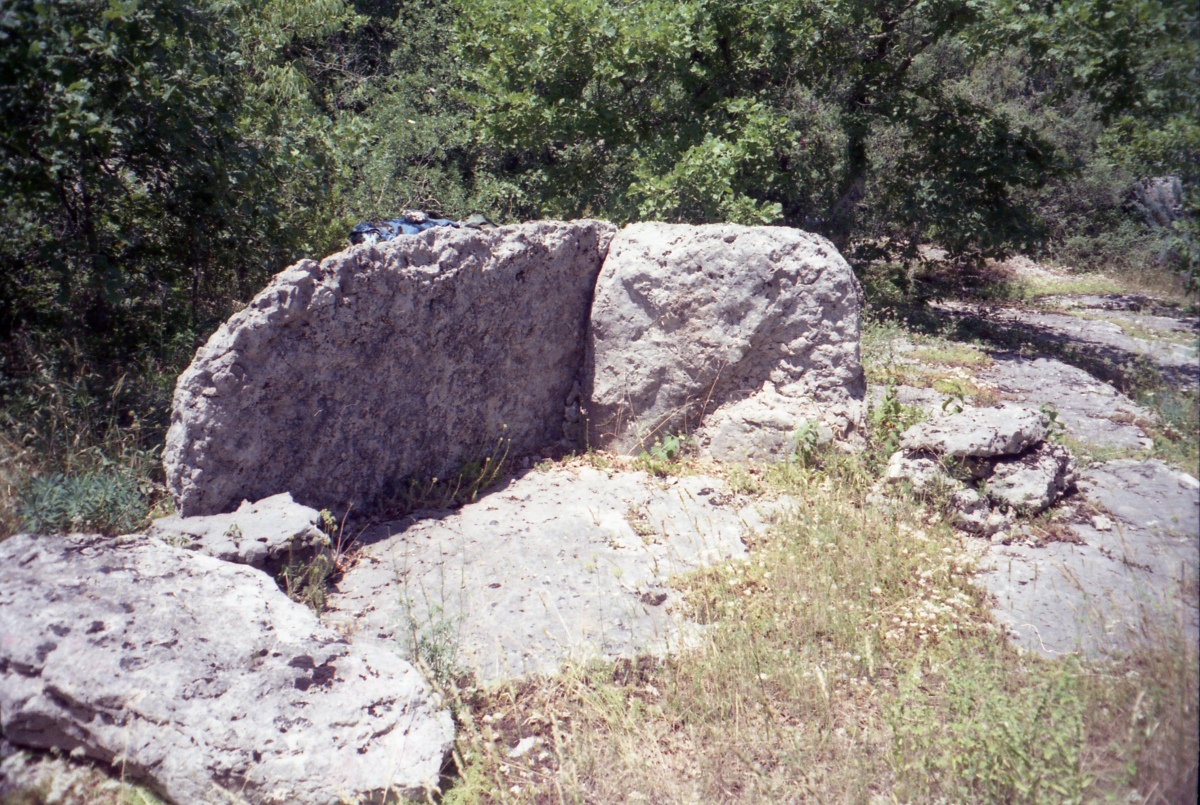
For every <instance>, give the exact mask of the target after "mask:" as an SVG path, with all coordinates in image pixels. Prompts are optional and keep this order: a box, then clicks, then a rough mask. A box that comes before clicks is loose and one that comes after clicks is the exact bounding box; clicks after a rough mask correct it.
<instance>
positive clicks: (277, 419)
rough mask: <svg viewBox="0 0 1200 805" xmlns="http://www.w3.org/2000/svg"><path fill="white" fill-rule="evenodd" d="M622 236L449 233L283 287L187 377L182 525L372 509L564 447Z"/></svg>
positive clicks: (547, 228) (556, 226) (308, 265)
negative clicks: (493, 462)
mask: <svg viewBox="0 0 1200 805" xmlns="http://www.w3.org/2000/svg"><path fill="white" fill-rule="evenodd" d="M613 232H614V228H613V227H612V226H611V225H610V224H606V223H601V222H597V221H578V222H573V223H561V222H557V223H556V222H536V223H530V224H523V225H519V226H509V227H501V228H499V229H496V230H490V231H480V230H474V229H449V228H439V229H432V230H429V231H426V232H423V233H421V234H419V235H413V236H409V237H403V238H397V239H396V240H394V241H391V242H389V243H386V244H382V245H378V246H375V245H362V246H356V247H352V248H350V249H348V250H347V251H344V252H341V253H339V254H335V255H333V256H332V257H329V258H326V259H325V260H323V261H322V262H321V263H319V264H318V263H316V262H314V261H312V260H302V261H300V262H299V263H297V264H296V265H294V266H292V267H291V268H289V269H287V270H286V271H284V272H282V273H280V274H279V275H277V276H276V277H275V278H274V279H273V280H272V281H271V283H270V285H268V286H267V288H266V289H264V290H263V291H262V292H261V293H259V294H258V295H257V296H256V297H255V298H254V300H253V301H252V302H251V303H250V304H249V306H248V307H247V308H246V309H245V310H242V311H241V312H239V313H237V314H235V315H234V316H233V317H232V318H230V319H229V321H227V322H226V323H225V324H223V325H222V326H221V327H220V328H219V329H218V330H217V332H216V333H214V334H213V336H212V338H210V339H209V341H208V343H207V344H206V345H205V346H204V347H202V348H201V349H200V350H199V352H197V354H196V358H195V360H194V361H193V362H192V365H191V366H190V367H188V369H187V371H185V372H184V373H183V374H182V375H181V376H180V378H179V383H178V386H177V387H176V391H175V403H174V408H173V411H172V419H171V428H170V431H169V433H168V435H167V444H166V449H165V451H164V464H165V467H166V472H167V482H168V485H169V487H170V489H171V492H172V494H173V495H174V496H175V499H176V502H177V504H178V506H179V509H180V511H181V513H182V514H183V515H184V516H192V515H199V514H217V513H220V512H224V511H227V510H229V509H230V508H232V507H233V506H235V505H237V504H238V503H239V502H240V501H241V500H243V499H247V500H259V499H261V498H264V497H267V496H270V495H274V494H278V493H280V492H291V493H292V495H293V496H294V497H295V499H296V500H297V501H299V502H300V503H303V504H305V505H310V506H314V507H317V508H322V507H327V506H348V505H353V506H355V507H356V510H358V511H363V510H364V509H366V508H369V507H370V506H371V505H373V504H375V503H376V502H377V501H379V500H380V499H381V498H386V497H387V496H388V495H389V494H390V493H391V492H392V491H393V490H394V488H395V487H396V485H397V484H398V483H400V482H402V481H403V480H404V479H406V478H408V477H410V476H413V475H438V476H445V475H446V474H448V473H451V472H454V471H455V470H457V469H458V468H459V467H461V466H462V464H463V463H464V462H467V461H471V460H476V459H479V458H482V457H483V456H484V455H486V454H490V452H491V450H492V449H493V448H494V447H495V445H496V443H497V440H498V439H500V438H501V437H504V438H507V439H509V440H511V448H512V450H513V451H515V452H517V453H520V452H524V451H533V450H536V449H539V448H542V447H544V446H546V445H548V444H551V443H555V442H557V441H559V440H560V439H562V438H563V435H564V430H563V428H564V419H570V418H572V414H575V417H574V418H577V414H576V412H574V411H573V410H564V409H570V408H571V406H572V405H573V404H574V403H573V400H574V399H577V397H578V390H577V388H576V383H577V381H578V373H579V371H580V368H581V366H582V362H583V355H584V348H585V337H586V336H585V334H586V329H587V318H588V310H589V307H590V305H591V299H592V289H593V287H594V284H595V281H596V276H597V274H598V273H599V270H600V264H601V261H602V260H603V259H604V255H605V253H606V250H607V248H608V241H609V239H610V238H611V236H612V234H613ZM573 392H574V394H573Z"/></svg>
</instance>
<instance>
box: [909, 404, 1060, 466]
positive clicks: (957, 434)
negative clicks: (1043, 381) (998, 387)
mask: <svg viewBox="0 0 1200 805" xmlns="http://www.w3.org/2000/svg"><path fill="white" fill-rule="evenodd" d="M1045 438H1046V416H1045V414H1043V413H1042V412H1041V411H1039V410H1037V409H1036V408H1027V407H1024V406H1016V405H1009V406H1004V407H1001V408H970V409H967V410H966V411H963V412H962V413H960V414H956V415H954V416H950V417H944V418H940V419H936V420H933V421H930V422H920V423H918V424H916V425H913V426H912V427H911V428H909V429H908V430H906V431H905V432H904V434H903V435H902V436H901V437H900V446H901V447H902V448H904V449H905V450H909V451H926V452H929V453H934V454H936V455H942V456H952V457H955V458H968V457H973V458H989V457H993V456H1010V455H1017V454H1018V453H1021V452H1022V451H1024V450H1025V449H1027V448H1029V447H1031V446H1033V445H1035V444H1037V443H1038V442H1040V441H1042V440H1043V439H1045Z"/></svg>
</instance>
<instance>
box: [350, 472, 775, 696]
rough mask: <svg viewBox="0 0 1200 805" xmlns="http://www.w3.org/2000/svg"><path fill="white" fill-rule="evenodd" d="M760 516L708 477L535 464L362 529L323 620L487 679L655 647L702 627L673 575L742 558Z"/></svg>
mask: <svg viewBox="0 0 1200 805" xmlns="http://www.w3.org/2000/svg"><path fill="white" fill-rule="evenodd" d="M763 517H764V515H763V514H762V513H761V512H760V510H758V509H756V508H754V507H752V506H750V505H748V503H747V502H746V501H745V500H743V499H740V498H738V497H737V496H735V495H732V494H731V493H730V492H729V490H728V488H727V487H726V486H725V484H724V483H723V482H721V481H719V480H717V479H713V478H705V477H702V476H685V477H681V478H671V479H655V478H652V477H649V476H647V475H646V474H645V473H643V472H621V471H613V472H606V471H602V470H598V469H594V468H592V467H590V466H579V467H575V468H571V467H559V468H555V469H552V470H549V471H546V472H541V471H536V470H535V471H531V472H528V473H526V474H525V475H523V476H522V477H520V478H517V479H515V480H513V481H511V482H510V483H509V484H508V485H507V486H505V487H503V488H501V489H499V490H497V491H494V492H491V493H489V494H488V495H487V496H486V497H483V498H481V499H480V500H478V501H476V502H474V503H471V504H469V505H467V506H464V507H463V508H462V509H460V510H459V511H457V512H455V513H453V514H446V515H444V516H441V517H435V518H427V519H422V520H419V521H416V522H412V521H406V522H401V523H391V524H386V525H384V526H380V527H379V528H378V529H377V530H376V531H374V532H368V533H365V534H363V535H362V537H361V538H360V539H361V541H362V542H363V543H364V545H365V547H364V548H362V550H361V553H360V559H359V561H358V563H357V564H356V565H355V566H354V567H353V568H351V569H350V570H349V571H348V572H347V573H346V574H345V576H344V577H343V578H342V579H341V580H340V581H339V582H338V585H337V588H338V589H337V592H335V593H334V594H332V595H331V596H330V598H329V606H330V607H331V609H332V610H333V612H332V613H331V614H330V616H329V617H331V618H332V619H333V620H334V622H335V623H338V624H339V625H340V626H342V627H343V628H346V629H351V630H358V633H363V634H368V635H371V636H375V637H380V638H385V639H389V640H390V639H402V640H404V639H407V641H408V643H409V645H410V646H411V645H412V644H413V643H414V640H413V638H414V636H415V637H416V638H418V639H419V640H421V641H423V645H424V647H425V648H424V649H423V650H424V651H426V652H428V651H430V650H434V651H435V652H436V655H437V656H436V657H433V658H432V659H433V660H436V661H437V662H440V663H452V664H453V665H455V666H457V667H459V668H462V669H465V670H468V671H474V672H475V673H476V674H477V677H478V678H479V679H481V680H494V679H503V678H509V677H517V676H521V675H524V674H530V673H542V672H553V671H555V670H556V669H557V668H558V667H559V666H560V665H561V663H563V662H564V661H568V660H571V661H580V662H582V661H586V660H588V659H591V658H595V657H617V656H630V655H633V654H635V653H657V654H661V653H663V652H665V651H667V650H669V649H670V648H671V647H675V646H678V645H679V644H680V643H681V642H683V641H686V640H687V639H688V637H689V635H691V634H694V633H695V631H696V629H697V628H698V627H697V626H696V625H695V624H691V623H689V622H688V621H686V619H685V618H684V617H683V615H682V613H681V612H680V611H678V609H677V605H678V603H679V595H678V593H677V592H676V591H675V590H674V589H673V588H671V587H670V586H669V585H668V584H667V581H668V579H669V578H670V577H671V576H673V575H675V574H678V573H682V572H684V571H687V570H690V569H693V568H696V567H700V566H703V565H706V564H710V563H714V562H720V561H724V560H728V559H730V558H734V559H737V558H742V557H744V556H745V554H746V548H745V545H744V544H743V542H742V539H743V537H745V536H746V535H748V534H750V533H752V531H753V530H754V529H757V528H762V527H764V526H765V523H764V520H763ZM427 659H429V658H427Z"/></svg>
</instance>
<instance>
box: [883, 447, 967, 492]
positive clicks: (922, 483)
mask: <svg viewBox="0 0 1200 805" xmlns="http://www.w3.org/2000/svg"><path fill="white" fill-rule="evenodd" d="M883 477H884V479H886V480H887V481H888V482H889V483H893V484H899V483H908V484H910V485H911V486H912V490H913V491H914V492H917V493H918V494H923V493H926V492H932V491H934V490H935V489H937V488H939V487H941V488H945V489H950V488H954V487H958V486H961V484H960V483H959V482H958V481H957V480H955V479H954V478H952V477H951V476H950V474H949V473H947V472H946V470H945V469H944V468H943V467H942V462H941V460H939V459H938V458H937V456H934V455H932V454H930V453H908V452H905V451H904V450H897V451H896V452H895V453H892V456H891V458H889V459H888V463H887V468H886V469H885V470H884V473H883Z"/></svg>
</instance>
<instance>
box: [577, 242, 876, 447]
mask: <svg viewBox="0 0 1200 805" xmlns="http://www.w3.org/2000/svg"><path fill="white" fill-rule="evenodd" d="M860 318H861V299H860V292H859V288H858V284H857V281H856V280H855V278H854V274H853V272H852V271H851V270H850V266H849V265H848V264H847V263H846V261H845V260H844V259H842V256H841V255H840V254H838V252H837V250H836V249H835V248H834V247H833V245H832V244H831V243H829V241H827V240H825V239H824V238H821V237H819V236H817V235H810V234H807V233H805V232H801V231H799V230H796V229H788V228H785V227H745V226H734V225H729V224H719V225H709V226H687V225H682V224H659V223H645V224H633V225H631V226H628V227H626V228H625V229H624V230H622V231H621V232H620V234H618V235H617V236H616V237H615V238H614V239H613V241H612V244H611V245H610V247H609V251H608V258H607V260H606V261H605V263H604V269H603V270H602V271H601V274H600V279H599V281H598V283H597V286H596V298H595V302H594V303H593V305H592V319H591V335H590V339H589V343H588V364H587V371H586V375H585V377H586V382H585V387H586V388H585V397H586V398H587V402H588V410H587V416H588V420H589V426H588V430H589V437H590V443H591V445H592V446H594V447H603V448H610V449H616V450H620V451H627V452H637V451H639V450H642V449H645V448H646V447H648V446H650V445H652V444H653V442H654V440H655V439H656V438H661V437H663V436H666V435H667V434H670V433H677V432H680V431H689V432H691V431H696V433H695V438H696V440H697V443H698V444H699V446H700V447H701V449H702V450H703V451H704V452H705V453H707V454H709V455H711V456H712V457H714V458H716V459H719V460H740V459H752V458H765V457H768V456H772V455H775V456H777V455H779V454H780V453H782V452H785V451H786V450H788V449H789V448H791V447H793V440H794V437H795V435H796V433H797V432H798V431H799V430H800V429H801V428H802V427H803V426H804V425H805V423H808V424H809V425H810V427H815V428H818V429H819V430H820V432H821V438H822V439H828V438H830V437H831V436H833V437H837V438H846V437H852V436H853V435H855V434H856V433H857V432H858V431H859V430H860V428H861V425H862V417H863V397H864V394H865V385H864V380H863V372H862V366H861V364H860V360H859V346H858V344H859V326H860ZM697 428H699V430H698V431H697V430H696V429H697Z"/></svg>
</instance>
